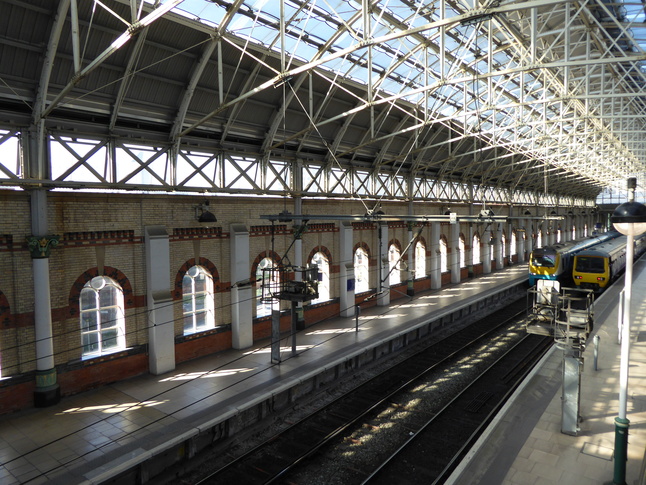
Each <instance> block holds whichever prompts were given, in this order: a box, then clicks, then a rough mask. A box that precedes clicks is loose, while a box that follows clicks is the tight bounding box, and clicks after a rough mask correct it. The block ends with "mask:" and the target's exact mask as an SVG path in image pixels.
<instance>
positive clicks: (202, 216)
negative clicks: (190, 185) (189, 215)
mask: <svg viewBox="0 0 646 485" xmlns="http://www.w3.org/2000/svg"><path fill="white" fill-rule="evenodd" d="M208 207H209V201H208V200H207V201H205V202H204V204H202V205H198V206H197V207H196V208H195V218H196V219H197V222H201V223H204V224H210V223H211V224H212V223H214V222H218V218H217V217H215V214H213V212H211V211H209V210H208Z"/></svg>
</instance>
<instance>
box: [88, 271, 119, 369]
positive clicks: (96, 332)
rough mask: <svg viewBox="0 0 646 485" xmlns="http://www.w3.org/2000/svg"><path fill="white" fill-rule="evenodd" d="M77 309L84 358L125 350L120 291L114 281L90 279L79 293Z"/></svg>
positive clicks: (98, 277) (109, 279) (100, 277)
mask: <svg viewBox="0 0 646 485" xmlns="http://www.w3.org/2000/svg"><path fill="white" fill-rule="evenodd" d="M79 307H80V313H81V345H82V348H83V357H84V358H88V357H96V356H99V355H104V354H110V353H113V352H118V351H120V350H123V349H125V348H126V332H125V318H124V311H123V308H124V306H123V291H122V289H121V286H119V284H118V283H117V282H116V281H115V280H113V279H112V278H108V277H107V276H96V277H94V278H92V279H91V280H90V281H88V282H87V283H86V284H85V285H84V286H83V289H82V290H81V295H80V297H79Z"/></svg>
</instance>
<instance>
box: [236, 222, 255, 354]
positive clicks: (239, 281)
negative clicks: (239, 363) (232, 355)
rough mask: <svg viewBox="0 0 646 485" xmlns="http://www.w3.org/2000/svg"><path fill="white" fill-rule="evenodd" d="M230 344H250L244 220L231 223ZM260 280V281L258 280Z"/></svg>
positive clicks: (250, 295) (250, 291) (248, 268)
mask: <svg viewBox="0 0 646 485" xmlns="http://www.w3.org/2000/svg"><path fill="white" fill-rule="evenodd" d="M230 251H231V345H232V347H233V348H234V349H245V348H247V347H250V346H251V345H253V304H254V299H253V290H254V287H255V286H254V285H253V284H252V282H251V281H250V280H249V276H250V273H249V272H250V271H251V265H250V264H249V231H248V230H247V227H246V226H245V225H244V224H231V248H230ZM257 284H260V282H257Z"/></svg>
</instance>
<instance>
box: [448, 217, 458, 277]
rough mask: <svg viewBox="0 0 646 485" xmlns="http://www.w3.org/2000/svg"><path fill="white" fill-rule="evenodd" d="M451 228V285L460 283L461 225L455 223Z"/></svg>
mask: <svg viewBox="0 0 646 485" xmlns="http://www.w3.org/2000/svg"><path fill="white" fill-rule="evenodd" d="M450 227H451V242H450V248H451V254H450V257H451V283H459V282H460V224H458V223H457V222H456V223H453V224H451V225H450Z"/></svg>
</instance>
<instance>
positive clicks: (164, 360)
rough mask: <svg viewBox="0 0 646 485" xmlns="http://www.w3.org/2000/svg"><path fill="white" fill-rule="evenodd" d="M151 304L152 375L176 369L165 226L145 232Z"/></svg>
mask: <svg viewBox="0 0 646 485" xmlns="http://www.w3.org/2000/svg"><path fill="white" fill-rule="evenodd" d="M144 231H145V236H144V243H145V247H146V288H147V290H148V291H147V301H148V367H149V370H150V373H151V374H153V375H159V374H163V373H165V372H168V371H171V370H173V369H175V323H174V315H173V304H172V303H173V298H172V296H171V291H170V290H171V282H170V244H169V238H168V232H167V231H166V228H165V227H164V226H146V227H145V228H144Z"/></svg>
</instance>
